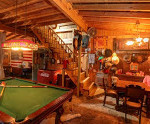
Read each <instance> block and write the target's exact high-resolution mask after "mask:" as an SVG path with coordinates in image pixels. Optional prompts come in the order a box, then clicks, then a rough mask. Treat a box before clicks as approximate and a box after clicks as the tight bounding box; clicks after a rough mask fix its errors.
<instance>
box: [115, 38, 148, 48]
mask: <svg viewBox="0 0 150 124" xmlns="http://www.w3.org/2000/svg"><path fill="white" fill-rule="evenodd" d="M127 42H133V44H132V45H127ZM114 44H115V46H114V47H115V49H116V50H120V51H128V50H129V51H133V50H149V42H142V44H140V46H139V43H138V42H137V41H136V39H135V38H115V40H114Z"/></svg>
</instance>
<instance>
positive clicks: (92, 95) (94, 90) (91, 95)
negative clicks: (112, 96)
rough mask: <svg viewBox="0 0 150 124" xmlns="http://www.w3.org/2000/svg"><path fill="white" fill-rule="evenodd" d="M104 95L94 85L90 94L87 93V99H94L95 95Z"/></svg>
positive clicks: (102, 91) (100, 89) (101, 90)
mask: <svg viewBox="0 0 150 124" xmlns="http://www.w3.org/2000/svg"><path fill="white" fill-rule="evenodd" d="M103 93H104V89H102V88H100V87H98V86H97V85H94V87H93V89H92V91H91V92H89V97H94V96H97V95H101V94H103Z"/></svg>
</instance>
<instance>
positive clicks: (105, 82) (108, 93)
mask: <svg viewBox="0 0 150 124" xmlns="http://www.w3.org/2000/svg"><path fill="white" fill-rule="evenodd" d="M103 87H104V95H105V96H104V104H103V105H104V106H105V102H106V97H107V96H111V97H113V98H116V105H117V106H118V105H119V97H118V94H117V92H116V90H113V89H112V86H109V85H108V79H107V78H103Z"/></svg>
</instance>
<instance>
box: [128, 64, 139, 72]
mask: <svg viewBox="0 0 150 124" xmlns="http://www.w3.org/2000/svg"><path fill="white" fill-rule="evenodd" d="M138 66H139V65H138V64H137V63H131V64H130V70H131V71H138Z"/></svg>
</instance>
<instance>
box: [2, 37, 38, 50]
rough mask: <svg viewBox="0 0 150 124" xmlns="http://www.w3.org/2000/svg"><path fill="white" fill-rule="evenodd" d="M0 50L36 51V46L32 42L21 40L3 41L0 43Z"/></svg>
mask: <svg viewBox="0 0 150 124" xmlns="http://www.w3.org/2000/svg"><path fill="white" fill-rule="evenodd" d="M2 48H3V49H12V50H38V45H37V44H35V43H34V42H33V41H30V40H26V39H21V40H10V41H5V42H4V43H2Z"/></svg>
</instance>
